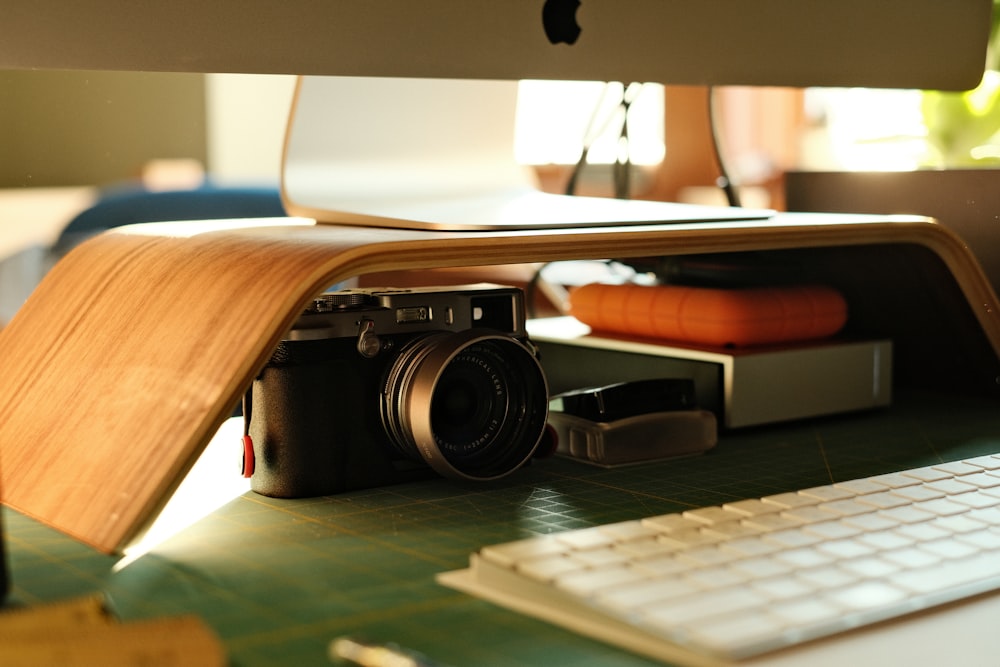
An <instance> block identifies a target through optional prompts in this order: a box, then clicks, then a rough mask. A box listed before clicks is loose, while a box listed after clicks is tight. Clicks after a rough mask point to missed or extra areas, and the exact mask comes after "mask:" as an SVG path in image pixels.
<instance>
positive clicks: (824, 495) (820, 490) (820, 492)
mask: <svg viewBox="0 0 1000 667" xmlns="http://www.w3.org/2000/svg"><path fill="white" fill-rule="evenodd" d="M799 493H800V494H802V495H803V496H809V497H810V498H816V499H818V500H820V501H822V502H830V501H831V500H843V499H845V498H853V497H854V496H856V495H858V494H857V493H855V492H853V491H851V490H850V489H845V488H843V487H839V486H834V485H832V484H831V485H830V486H815V487H813V488H811V489H804V490H802V491H799Z"/></svg>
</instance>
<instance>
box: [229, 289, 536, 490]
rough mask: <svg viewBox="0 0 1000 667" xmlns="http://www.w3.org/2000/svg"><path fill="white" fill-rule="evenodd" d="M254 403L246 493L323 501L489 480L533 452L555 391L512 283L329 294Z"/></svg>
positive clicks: (277, 354)
mask: <svg viewBox="0 0 1000 667" xmlns="http://www.w3.org/2000/svg"><path fill="white" fill-rule="evenodd" d="M248 399H249V400H247V401H246V402H245V407H244V410H245V414H244V419H245V420H247V422H248V433H249V435H250V438H251V440H252V448H253V459H254V469H253V473H252V475H251V477H250V486H251V488H252V489H253V490H254V491H256V492H258V493H261V494H263V495H267V496H276V497H283V498H293V497H305V496H319V495H329V494H332V493H338V492H341V491H346V490H351V489H361V488H368V487H374V486H382V485H386V484H394V483H399V482H404V481H408V480H413V479H418V478H422V477H426V476H428V475H429V474H430V473H431V472H432V471H433V472H436V473H438V474H440V475H443V476H445V477H451V478H456V479H466V480H489V479H495V478H499V477H502V476H505V475H507V474H508V473H511V472H513V471H514V470H516V469H517V468H518V467H520V466H521V465H522V464H524V463H525V462H527V461H528V460H529V459H530V458H531V457H532V455H533V453H534V451H535V448H536V447H537V446H538V443H539V442H540V440H541V439H542V436H543V434H544V432H545V424H546V418H547V416H548V387H547V384H546V381H545V375H544V374H543V372H542V368H541V366H540V365H539V363H538V359H537V354H536V350H535V348H534V346H533V345H532V344H531V342H530V341H529V340H528V337H527V334H526V333H525V329H524V297H523V294H522V292H521V290H519V289H516V288H511V287H496V286H482V285H480V286H468V287H449V288H422V289H355V290H340V291H335V292H327V293H325V294H323V295H322V296H320V297H319V298H317V299H315V300H314V302H313V303H312V305H311V306H310V307H308V308H307V309H306V310H305V312H304V313H303V314H302V315H301V316H300V317H299V319H298V321H297V322H296V323H295V325H294V326H293V328H292V330H291V331H290V332H289V333H288V335H287V336H286V338H285V340H283V341H281V343H280V344H279V345H278V347H277V348H276V350H275V351H274V353H273V354H272V356H271V359H270V360H269V361H268V363H267V365H266V366H265V368H264V369H263V371H262V372H261V374H260V375H259V376H258V377H257V378H256V379H255V380H254V382H253V386H252V388H251V390H250V393H249V396H248Z"/></svg>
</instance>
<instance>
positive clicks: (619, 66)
mask: <svg viewBox="0 0 1000 667" xmlns="http://www.w3.org/2000/svg"><path fill="white" fill-rule="evenodd" d="M2 9H3V12H2V15H3V20H2V21H0V68H50V69H51V68H55V69H67V68H68V69H111V70H148V71H178V72H256V73H285V74H326V75H339V76H397V77H433V78H460V79H470V78H471V79H504V80H513V79H582V80H597V81H656V82H660V83H670V84H704V85H710V84H714V85H720V84H746V85H780V86H869V87H901V88H939V89H969V88H973V87H975V86H976V84H977V83H978V82H979V79H980V77H981V75H982V71H983V63H984V52H985V46H986V41H987V37H988V31H989V26H990V21H989V18H990V11H991V9H992V0H877V1H874V0H582V1H581V0H508V1H505V2H504V1H501V2H498V1H497V0H420V1H419V2H415V1H412V0H283V1H282V2H275V1H274V0H172V1H171V2H143V3H136V2H134V1H132V0H75V1H74V2H63V1H62V0H35V1H34V2H31V3H23V2H5V3H3V5H2ZM577 27H578V28H579V29H580V30H581V32H579V34H577V32H576V29H577Z"/></svg>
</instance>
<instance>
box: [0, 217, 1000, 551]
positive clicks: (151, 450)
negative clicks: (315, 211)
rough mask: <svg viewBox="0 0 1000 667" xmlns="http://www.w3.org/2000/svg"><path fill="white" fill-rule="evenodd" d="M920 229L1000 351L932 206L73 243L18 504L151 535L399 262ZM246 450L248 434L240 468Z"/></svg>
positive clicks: (35, 343)
mask: <svg viewBox="0 0 1000 667" xmlns="http://www.w3.org/2000/svg"><path fill="white" fill-rule="evenodd" d="M908 241H909V242H913V243H919V244H922V245H926V246H928V247H930V248H931V249H932V250H933V251H934V252H935V253H937V254H938V255H939V256H941V257H942V259H943V260H944V262H945V263H946V265H947V266H948V267H949V268H950V270H951V271H952V272H953V274H954V275H955V276H956V278H957V280H958V282H959V284H960V285H961V287H962V289H963V292H964V293H965V295H966V297H967V298H968V299H969V302H970V304H971V305H972V306H973V308H974V310H976V313H977V316H978V317H979V321H980V322H981V323H982V325H983V329H984V331H985V332H986V334H987V337H988V338H989V340H990V341H991V343H992V345H993V348H994V350H996V351H998V353H1000V327H998V324H997V319H996V303H995V301H996V297H995V295H994V294H993V291H992V289H991V288H990V287H989V285H988V283H987V282H986V280H985V278H984V276H983V275H982V271H981V270H980V269H979V268H978V265H977V264H976V263H975V261H974V260H973V259H972V256H971V254H970V253H969V251H968V249H967V248H965V246H964V245H963V244H962V243H961V241H960V240H959V239H958V238H957V237H955V236H954V235H953V234H950V233H949V232H947V231H946V230H944V229H943V228H941V227H939V226H937V225H935V224H933V223H930V222H928V221H926V220H923V219H918V218H871V217H859V216H853V217H852V216H812V215H798V214H796V215H779V216H777V218H774V219H772V220H770V221H767V222H763V223H761V222H758V221H747V222H737V223H704V224H700V225H699V224H695V225H676V226H664V227H632V228H600V229H595V228H591V229H579V230H577V229H572V230H559V231H530V232H488V233H484V232H474V233H460V232H420V231H408V230H392V229H372V228H362V227H346V226H330V225H315V224H314V223H313V222H312V221H309V220H303V219H284V218H282V219H275V220H256V221H238V222H233V221H225V222H200V223H168V224H150V225H141V226H136V227H130V228H120V229H118V230H114V231H111V232H107V233H105V234H102V235H100V236H98V237H96V238H94V239H91V240H90V241H88V242H86V243H85V244H83V245H81V246H80V247H78V248H76V249H75V250H74V251H73V252H71V253H70V254H69V255H67V256H66V257H65V258H64V259H63V260H62V261H61V262H59V263H58V264H57V266H56V267H55V268H54V269H53V270H52V271H51V273H50V274H49V275H48V276H47V277H46V278H45V280H44V281H43V282H42V284H41V285H40V286H39V287H38V288H37V289H36V291H35V293H34V294H33V295H32V296H31V298H29V299H28V301H27V302H26V303H25V304H24V306H23V308H22V309H21V310H20V311H19V312H18V314H17V316H16V317H15V318H14V319H13V320H12V322H11V323H10V325H9V326H8V327H7V328H6V329H4V330H3V332H2V333H0V358H2V360H3V367H4V382H3V383H2V384H0V424H3V427H2V429H0V455H2V466H0V470H2V475H3V478H2V488H3V492H4V501H5V502H6V503H7V504H9V505H11V506H12V507H14V508H16V509H18V510H20V511H22V512H24V513H26V514H28V515H31V516H34V517H36V518H38V519H39V520H41V521H43V522H45V523H47V524H49V525H52V526H54V527H56V528H57V529H59V530H62V531H64V532H66V533H68V534H70V535H73V536H74V537H76V538H78V539H80V540H81V541H83V542H86V543H88V544H91V545H93V546H94V547H96V548H98V549H100V550H102V551H106V552H114V551H118V550H120V549H121V548H123V547H124V546H125V545H126V544H127V543H128V542H130V541H131V540H132V539H133V538H134V537H135V536H137V535H138V534H139V533H140V532H141V531H142V530H143V528H145V527H146V526H147V524H148V522H149V521H151V520H152V518H153V517H155V515H156V513H157V511H158V509H159V508H160V507H161V506H162V505H163V504H164V503H165V502H166V500H167V499H168V497H169V495H170V494H171V492H172V491H173V490H174V489H175V488H176V486H177V485H178V484H179V483H180V481H181V480H182V479H183V477H184V475H185V473H186V472H187V470H188V469H189V468H190V466H191V465H192V464H193V462H194V461H195V459H196V458H197V457H198V455H199V454H200V453H201V451H202V450H203V449H204V447H205V445H206V443H207V442H208V441H209V439H210V438H211V437H212V435H213V434H214V433H215V432H216V430H217V429H218V427H219V426H220V425H221V424H222V422H223V421H224V420H225V418H226V417H227V416H228V415H229V414H230V412H231V410H232V407H233V406H234V405H235V404H236V402H237V401H238V399H239V397H240V396H241V395H242V392H243V390H244V388H245V387H246V386H247V385H248V384H249V383H250V381H251V380H252V378H253V377H254V375H255V374H256V372H257V371H258V370H259V368H260V367H261V366H263V364H264V362H265V360H266V359H267V357H268V355H269V354H270V352H271V350H272V349H273V347H274V346H275V345H276V344H277V342H278V341H279V340H280V338H281V336H282V335H283V333H284V332H285V331H287V329H288V328H289V327H290V326H291V324H292V322H293V321H294V319H295V317H296V316H297V314H298V313H299V312H300V310H301V308H302V307H303V305H304V304H305V303H306V302H307V301H308V300H309V299H310V298H312V297H313V296H314V295H316V294H317V293H319V292H321V291H322V290H323V289H325V288H326V286H328V285H331V284H333V283H336V282H338V281H340V280H342V279H345V278H348V277H352V276H357V275H362V274H365V273H369V272H375V271H383V270H389V269H418V268H432V267H447V266H477V265H488V264H507V263H516V262H534V261H550V260H564V259H594V258H603V257H637V256H649V255H668V254H687V253H700V252H719V251H743V250H757V249H773V248H795V247H819V246H838V245H856V244H873V243H899V242H908ZM236 452H237V448H236V445H235V443H234V474H236V472H235V470H236V469H237V468H236V465H237V464H236V456H237V454H236Z"/></svg>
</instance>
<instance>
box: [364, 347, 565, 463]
mask: <svg viewBox="0 0 1000 667" xmlns="http://www.w3.org/2000/svg"><path fill="white" fill-rule="evenodd" d="M382 408H383V409H382V421H383V424H384V426H385V428H386V431H387V432H388V434H389V436H390V440H391V441H392V442H393V444H394V445H395V446H396V447H397V449H398V450H399V451H400V452H401V453H402V454H404V455H406V456H408V457H410V458H418V459H422V460H424V461H425V462H426V463H427V464H428V465H430V466H431V467H432V468H433V469H434V470H435V471H437V472H438V473H439V474H441V475H443V476H445V477H451V478H457V479H471V480H486V479H495V478H498V477H503V476H504V475H507V474H509V473H511V472H513V471H514V470H516V469H517V468H519V467H520V466H521V465H522V464H524V463H525V462H526V461H528V460H529V459H530V458H531V456H532V454H533V453H534V451H535V448H536V447H537V446H538V443H539V441H540V439H541V436H542V433H543V432H544V429H545V421H546V418H547V415H548V387H547V384H546V381H545V375H544V374H543V372H542V368H541V366H540V364H539V363H538V360H537V359H536V358H535V355H534V353H533V352H532V351H531V350H530V349H529V348H528V347H527V346H526V345H525V344H523V343H521V342H520V341H518V340H517V339H515V338H511V337H510V336H508V335H504V334H502V333H499V332H494V331H491V330H486V329H468V330H465V331H462V332H459V333H447V332H442V333H433V334H429V335H428V336H425V337H422V338H418V339H416V340H415V341H412V342H411V343H410V344H409V345H408V346H407V347H405V348H404V349H403V350H402V351H401V352H400V354H399V356H398V357H397V358H396V360H395V361H394V362H393V364H392V367H391V368H390V370H389V373H388V375H387V379H386V384H385V390H384V393H383V401H382Z"/></svg>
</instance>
